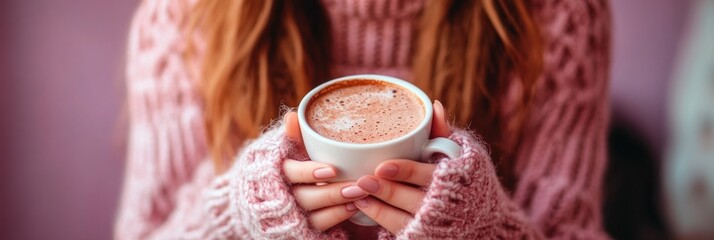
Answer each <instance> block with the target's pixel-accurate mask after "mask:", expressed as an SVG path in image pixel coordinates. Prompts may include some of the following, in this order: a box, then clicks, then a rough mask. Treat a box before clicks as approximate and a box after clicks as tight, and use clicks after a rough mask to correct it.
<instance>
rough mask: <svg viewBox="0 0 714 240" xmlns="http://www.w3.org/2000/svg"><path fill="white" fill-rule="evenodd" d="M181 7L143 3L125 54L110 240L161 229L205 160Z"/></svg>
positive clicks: (160, 1) (167, 1)
mask: <svg viewBox="0 0 714 240" xmlns="http://www.w3.org/2000/svg"><path fill="white" fill-rule="evenodd" d="M182 3H183V1H171V0H152V1H142V2H141V4H140V6H139V8H138V10H137V11H136V12H135V15H134V17H133V19H132V23H131V26H130V31H129V37H128V45H127V55H126V72H125V74H126V91H127V95H126V96H127V110H128V119H129V129H128V144H127V154H126V167H125V176H124V184H123V189H122V195H121V199H120V203H119V204H120V205H119V208H118V212H117V219H116V223H115V232H114V234H115V238H117V239H144V238H146V237H148V236H149V235H150V234H151V233H152V232H153V231H154V230H155V229H157V228H158V227H160V226H161V225H163V224H164V222H165V221H166V220H167V218H168V217H169V215H170V214H171V213H172V212H174V211H175V209H176V206H177V200H176V199H177V194H178V192H179V189H181V188H182V187H184V186H185V185H186V184H188V183H189V182H190V181H191V180H192V179H193V178H194V176H193V175H194V172H195V169H196V168H197V167H198V166H199V164H200V163H201V162H204V158H205V156H206V146H205V142H206V141H205V139H204V130H203V120H202V115H201V108H200V101H199V98H198V96H197V93H196V92H195V91H194V90H193V88H194V86H193V84H194V83H193V82H192V80H191V78H190V77H189V74H188V71H187V70H186V68H185V67H184V66H185V64H184V61H183V58H182V57H181V47H182V46H183V40H182V39H183V34H182V33H181V31H179V24H178V23H179V22H180V19H181V18H182V17H183V12H184V9H185V6H183V5H182Z"/></svg>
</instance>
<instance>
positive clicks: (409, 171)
mask: <svg viewBox="0 0 714 240" xmlns="http://www.w3.org/2000/svg"><path fill="white" fill-rule="evenodd" d="M403 167H404V180H410V179H414V178H415V177H416V168H415V167H414V165H413V164H403Z"/></svg>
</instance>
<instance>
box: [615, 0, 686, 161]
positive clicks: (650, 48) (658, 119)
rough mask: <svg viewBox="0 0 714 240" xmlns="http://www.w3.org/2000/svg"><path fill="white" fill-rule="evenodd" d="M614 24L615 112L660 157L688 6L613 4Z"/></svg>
mask: <svg viewBox="0 0 714 240" xmlns="http://www.w3.org/2000/svg"><path fill="white" fill-rule="evenodd" d="M610 2H611V6H612V11H613V19H614V36H613V40H614V49H613V55H612V56H613V66H612V75H611V76H612V85H611V92H612V94H611V95H612V101H613V105H614V106H613V110H615V111H617V113H618V114H619V115H620V116H621V117H623V118H624V119H625V120H626V121H627V122H629V123H630V124H632V125H635V127H636V130H638V131H640V132H641V133H642V135H643V137H645V138H646V139H647V141H649V142H648V143H649V144H650V145H651V146H652V147H653V148H654V149H655V151H656V153H661V151H662V147H663V146H664V144H666V136H665V135H666V133H667V131H666V118H667V116H666V111H665V109H666V108H665V107H664V106H665V104H666V103H667V96H668V92H669V82H670V79H671V77H672V73H671V72H672V68H673V65H674V64H675V60H676V59H675V58H676V53H677V50H678V44H679V42H680V35H681V34H682V30H683V29H684V28H685V27H684V26H685V22H684V21H685V19H686V18H685V16H686V14H687V12H688V11H689V6H690V1H688V0H610Z"/></svg>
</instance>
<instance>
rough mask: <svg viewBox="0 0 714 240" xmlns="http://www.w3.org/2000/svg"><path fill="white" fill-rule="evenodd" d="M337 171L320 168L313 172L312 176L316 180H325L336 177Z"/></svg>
mask: <svg viewBox="0 0 714 240" xmlns="http://www.w3.org/2000/svg"><path fill="white" fill-rule="evenodd" d="M335 175H336V174H335V170H333V169H332V168H329V167H324V168H318V169H315V171H313V172H312V176H313V177H315V178H319V179H323V178H331V177H335Z"/></svg>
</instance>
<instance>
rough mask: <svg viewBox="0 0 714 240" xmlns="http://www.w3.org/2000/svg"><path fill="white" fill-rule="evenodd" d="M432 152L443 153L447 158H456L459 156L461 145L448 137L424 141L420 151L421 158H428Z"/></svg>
mask: <svg viewBox="0 0 714 240" xmlns="http://www.w3.org/2000/svg"><path fill="white" fill-rule="evenodd" d="M434 153H443V154H444V155H446V156H447V157H449V158H457V157H460V156H461V146H459V144H456V142H454V141H451V139H448V138H443V137H438V138H434V139H431V140H429V141H428V142H426V145H425V146H424V150H422V153H421V159H422V160H426V159H429V157H431V155H432V154H434Z"/></svg>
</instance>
